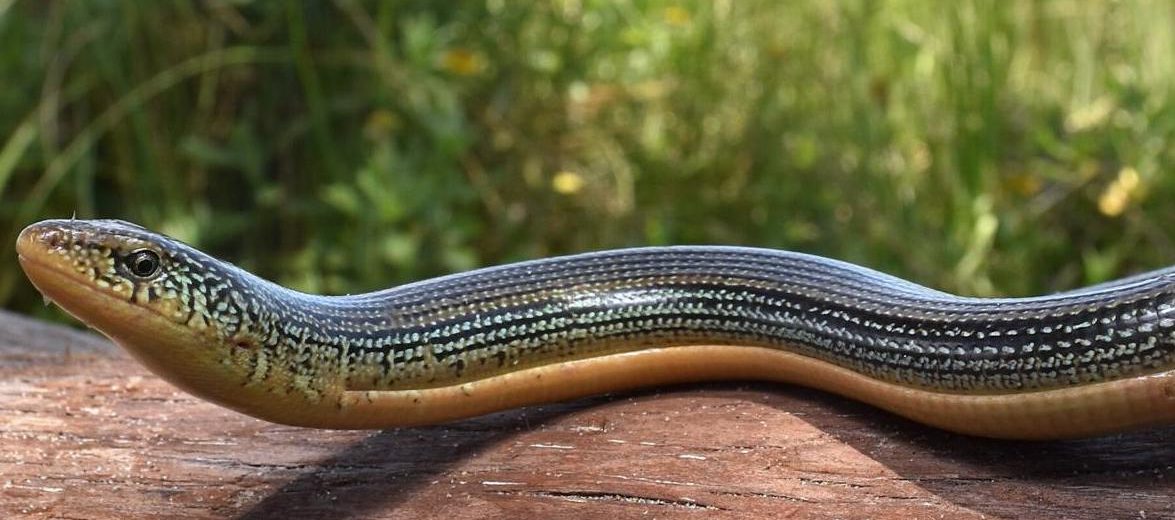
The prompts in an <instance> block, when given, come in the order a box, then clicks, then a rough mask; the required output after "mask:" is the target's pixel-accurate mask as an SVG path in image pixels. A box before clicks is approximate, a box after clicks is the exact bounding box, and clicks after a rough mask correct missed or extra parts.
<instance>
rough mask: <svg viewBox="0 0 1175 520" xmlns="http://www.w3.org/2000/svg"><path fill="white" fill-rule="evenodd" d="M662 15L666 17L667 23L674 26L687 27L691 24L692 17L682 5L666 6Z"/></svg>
mask: <svg viewBox="0 0 1175 520" xmlns="http://www.w3.org/2000/svg"><path fill="white" fill-rule="evenodd" d="M662 16H664V17H665V22H666V23H668V24H669V25H672V26H674V27H685V26H687V25H689V22H690V18H691V17H690V13H689V11H687V10H685V8H684V7H681V6H680V5H671V6H669V7H666V8H665V11H663V12H662Z"/></svg>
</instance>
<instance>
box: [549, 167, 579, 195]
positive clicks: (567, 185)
mask: <svg viewBox="0 0 1175 520" xmlns="http://www.w3.org/2000/svg"><path fill="white" fill-rule="evenodd" d="M584 184H586V183H585V182H584V180H583V177H582V176H580V175H579V174H578V173H575V172H572V171H566V170H564V171H561V172H558V173H556V174H555V176H554V177H553V178H551V189H553V190H555V192H556V193H560V194H563V195H574V194H576V193H578V192H579V190H582V189H583V186H584Z"/></svg>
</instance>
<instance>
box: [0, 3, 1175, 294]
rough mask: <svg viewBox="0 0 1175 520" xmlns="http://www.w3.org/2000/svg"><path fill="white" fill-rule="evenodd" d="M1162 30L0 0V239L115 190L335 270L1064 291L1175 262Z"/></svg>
mask: <svg viewBox="0 0 1175 520" xmlns="http://www.w3.org/2000/svg"><path fill="white" fill-rule="evenodd" d="M1172 49H1175V3H1172V2H1167V1H1152V2H1146V1H1139V2H1122V1H1077V0H1071V1H1035V2H1030V1H1025V2H999V1H994V0H992V1H960V2H954V3H949V4H942V3H937V2H916V1H894V2H884V3H882V2H872V1H867V0H861V1H845V2H837V3H831V2H825V1H818V0H813V1H797V2H774V1H744V0H738V1H733V0H714V1H698V2H686V1H682V2H670V1H649V2H635V3H628V2H603V1H592V0H579V1H573V0H564V1H553V2H536V3H529V2H508V1H506V0H487V1H484V2H464V3H460V4H450V3H437V2H430V1H424V0H399V1H386V2H374V1H373V2H361V1H357V0H335V1H333V2H326V1H323V2H298V1H293V0H290V1H284V2H259V1H246V0H207V1H203V2H189V1H174V0H171V1H154V2H136V1H131V0H125V1H114V0H111V1H104V2H66V1H39V0H28V1H20V2H17V1H14V0H0V68H2V70H3V71H4V78H5V79H4V83H5V88H3V89H0V219H2V220H0V235H2V236H0V240H4V241H5V242H4V243H7V244H11V243H12V240H13V239H14V238H15V236H16V233H17V232H18V231H19V229H20V228H21V227H23V226H24V225H25V224H27V223H29V222H31V221H33V220H37V219H40V218H47V217H68V216H70V215H77V216H78V217H107V218H111V217H117V218H124V219H128V220H133V221H136V222H138V223H141V224H143V225H146V226H148V227H151V228H155V229H158V230H161V231H163V232H166V233H168V234H171V235H173V236H175V237H178V238H181V239H183V240H186V241H189V242H191V243H193V244H195V245H197V246H199V247H201V248H203V249H205V250H207V251H210V252H212V253H213V254H216V255H218V256H220V257H223V258H226V259H230V260H232V261H234V262H236V263H238V264H240V265H242V266H243V267H245V268H247V269H250V270H253V271H255V272H257V273H259V274H261V275H263V276H265V277H268V278H271V279H274V280H277V281H279V282H281V283H284V284H288V285H291V286H294V287H297V288H299V289H303V290H307V291H316V292H327V293H345V292H356V291H361V290H369V289H375V288H382V287H385V286H388V285H391V284H393V283H398V282H403V281H407V280H413V279H418V278H421V277H426V276H432V275H437V274H441V273H446V272H451V271H457V270H463V269H469V268H472V267H475V266H479V265H486V264H494V263H500V262H508V261H514V260H521V259H527V258H534V257H542V256H548V255H554V254H559V253H568V252H575V251H583V250H589V249H600V248H609V247H621V246H635V245H645V244H679V243H681V244H684V243H723V244H747V245H757V246H767V247H777V248H787V249H794V250H802V251H807V252H813V253H818V254H824V255H828V256H833V257H838V258H842V259H846V260H850V261H854V262H858V263H861V264H864V265H868V266H872V267H875V268H878V269H881V270H884V271H888V272H891V273H894V274H898V275H901V276H904V277H908V278H911V279H914V280H917V281H919V282H922V283H925V284H928V285H932V286H935V287H938V288H942V289H946V290H950V291H956V292H961V293H967V294H977V295H999V294H1003V295H1017V294H1027V293H1039V292H1046V291H1051V290H1058V289H1063V288H1068V287H1073V286H1077V285H1080V284H1085V283H1091V282H1097V281H1102V280H1105V279H1108V278H1112V277H1115V276H1118V275H1120V274H1124V273H1128V272H1132V271H1139V270H1143V269H1148V268H1155V267H1159V266H1164V265H1168V264H1172V263H1175V244H1173V240H1175V230H1173V226H1172V225H1173V224H1175V204H1171V203H1170V202H1171V201H1173V200H1175V176H1172V175H1171V173H1172V172H1170V171H1169V170H1170V169H1171V168H1170V165H1171V164H1173V159H1175V146H1173V145H1172V143H1173V142H1175V141H1173V138H1175V105H1173V104H1172V101H1173V100H1172V95H1173V94H1175V89H1173V85H1175V56H1173V54H1172ZM2 258H3V261H2V262H0V300H2V301H3V304H4V306H5V307H8V308H14V309H19V310H22V311H28V312H43V311H41V310H38V309H39V308H40V299H39V297H38V296H37V295H36V293H35V292H34V290H33V289H32V288H31V287H30V286H29V285H28V284H27V282H25V281H24V279H23V276H22V275H21V273H20V271H19V268H18V267H17V265H16V263H15V261H14V255H13V253H12V252H11V249H10V248H8V250H7V251H6V252H4V253H3V256H2Z"/></svg>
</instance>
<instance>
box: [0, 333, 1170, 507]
mask: <svg viewBox="0 0 1175 520" xmlns="http://www.w3.org/2000/svg"><path fill="white" fill-rule="evenodd" d="M1172 441H1175V429H1164V430H1156V431H1149V432H1142V433H1137V434H1131V435H1124V436H1117V437H1112V438H1105V439H1097V440H1089V441H1074V442H1054V443H1021V442H997V441H988V440H982V439H972V438H966V437H960V436H956V435H951V434H947V433H943V432H939V431H935V430H932V429H929V428H925V427H922V426H919V425H915V424H912V423H910V422H907V421H904V420H901V419H898V418H895V417H893V416H890V415H888V414H886V413H883V412H879V411H876V410H873V409H871V408H869V407H866V406H864V405H860V404H857V403H853V402H850V401H846V400H843V399H838V398H834V397H830V396H827V395H823V394H820V393H817V392H813V391H808V390H804V389H797V388H791V387H787V386H781V385H767V384H737V383H732V384H724V385H705V386H688V387H679V388H673V389H665V390H661V391H656V392H647V393H640V394H635V395H625V396H620V397H613V398H604V397H601V398H595V399H588V400H581V401H577V402H574V403H569V404H561V405H553V406H547V407H541V408H531V409H526V410H517V411H511V412H506V413H501V414H496V415H493V416H489V417H484V418H480V419H476V420H470V421H465V422H460V423H456V424H450V425H445V426H436V427H429V428H414V429H403V430H389V431H383V432H342V431H316V430H306V429H298V428H290V427H285V426H277V425H272V424H267V423H264V422H261V421H257V420H254V419H251V418H248V417H245V416H242V415H239V414H236V413H233V412H229V411H226V410H223V409H220V408H218V407H215V406H213V405H210V404H207V403H204V402H202V401H199V400H197V399H195V398H193V397H190V396H188V395H186V394H184V393H181V392H179V391H177V390H176V389H174V388H172V387H171V386H170V385H168V384H167V383H165V382H163V381H161V380H159V379H158V378H156V377H154V376H152V375H151V374H149V373H147V372H146V371H144V370H143V369H142V368H140V367H139V365H138V364H136V363H135V362H133V361H132V360H131V359H129V357H128V356H127V355H125V354H123V353H122V352H121V351H120V350H118V349H116V348H115V347H113V346H112V345H110V344H109V343H108V342H107V341H105V340H103V339H100V338H98V337H96V336H94V335H91V334H86V333H80V332H75V331H72V330H69V329H65V328H62V327H57V326H52V325H46V324H43V323H39V322H36V321H33V320H29V319H26V318H21V317H18V316H14V315H11V314H7V313H2V312H0V518H23V517H29V518H71V519H72V518H103V519H105V518H109V519H116V518H118V519H121V518H269V517H273V518H332V519H341V518H453V519H462V518H469V519H475V518H601V517H611V518H950V519H966V518H1038V519H1043V518H1071V519H1105V518H1148V519H1149V518H1175V503H1173V501H1172V498H1173V495H1175V443H1173V442H1172Z"/></svg>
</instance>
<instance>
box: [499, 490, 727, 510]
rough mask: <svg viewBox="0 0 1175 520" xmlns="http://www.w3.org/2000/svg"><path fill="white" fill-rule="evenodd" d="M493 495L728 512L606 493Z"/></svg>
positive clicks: (690, 503) (693, 502)
mask: <svg viewBox="0 0 1175 520" xmlns="http://www.w3.org/2000/svg"><path fill="white" fill-rule="evenodd" d="M492 493H493V494H495V495H515V496H528V497H538V498H553V499H557V500H568V501H572V502H620V503H626V504H642V505H650V506H661V507H672V508H681V509H694V510H703V511H728V509H726V508H724V507H719V506H716V505H712V504H705V503H702V502H698V501H696V500H692V499H671V498H657V497H647V496H641V495H632V494H627V493H616V492H607V491H549V490H543V491H505V490H503V491H493V492H492Z"/></svg>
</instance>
